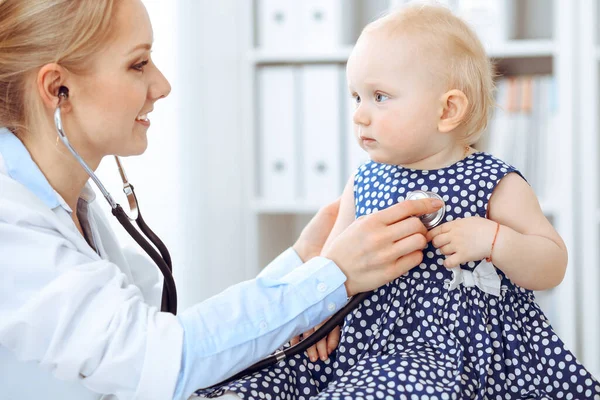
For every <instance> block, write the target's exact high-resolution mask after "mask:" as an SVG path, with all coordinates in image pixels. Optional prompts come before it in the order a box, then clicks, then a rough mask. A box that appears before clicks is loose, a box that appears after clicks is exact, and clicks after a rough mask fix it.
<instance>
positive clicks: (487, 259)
mask: <svg viewBox="0 0 600 400" xmlns="http://www.w3.org/2000/svg"><path fill="white" fill-rule="evenodd" d="M496 224H497V225H496V233H495V234H494V240H493V241H492V249H491V250H490V256H489V257H486V258H485V261H487V262H492V253H493V252H494V245H495V244H496V238H497V237H498V231H499V230H500V224H499V223H498V222H496Z"/></svg>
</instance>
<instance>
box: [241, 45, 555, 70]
mask: <svg viewBox="0 0 600 400" xmlns="http://www.w3.org/2000/svg"><path fill="white" fill-rule="evenodd" d="M352 47H353V46H343V47H340V48H338V49H333V50H319V51H287V50H260V49H255V50H252V51H250V53H249V56H248V58H249V60H250V62H251V63H253V64H305V63H345V62H346V61H347V60H348V57H349V56H350V53H351V52H352ZM486 51H487V53H488V55H489V56H490V57H491V58H532V57H552V56H553V55H554V54H555V52H556V46H555V45H554V42H553V41H552V40H542V39H540V40H512V41H510V42H506V43H501V44H497V45H492V46H489V48H487V49H486Z"/></svg>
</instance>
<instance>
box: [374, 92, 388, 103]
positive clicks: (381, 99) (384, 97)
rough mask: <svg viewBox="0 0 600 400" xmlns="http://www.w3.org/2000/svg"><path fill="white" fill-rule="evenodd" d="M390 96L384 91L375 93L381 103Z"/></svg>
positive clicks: (376, 99) (377, 100)
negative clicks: (383, 92)
mask: <svg viewBox="0 0 600 400" xmlns="http://www.w3.org/2000/svg"><path fill="white" fill-rule="evenodd" d="M388 99H389V97H388V96H386V95H385V94H382V93H375V101H376V102H378V103H381V102H382V101H386V100H388Z"/></svg>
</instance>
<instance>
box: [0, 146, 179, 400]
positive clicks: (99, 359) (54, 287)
mask: <svg viewBox="0 0 600 400" xmlns="http://www.w3.org/2000/svg"><path fill="white" fill-rule="evenodd" d="M89 196H93V192H92V190H91V188H89V187H87V188H86V190H85V192H84V196H83V197H88V199H89ZM63 206H66V205H65V204H63ZM97 206H98V205H97V204H95V203H92V204H91V207H90V209H89V218H90V219H93V220H94V222H95V223H94V224H92V225H93V226H95V228H94V229H93V232H92V234H93V236H94V239H95V241H96V243H97V245H98V247H99V249H98V250H99V253H100V255H101V256H100V255H99V254H97V253H96V252H94V251H93V250H92V248H90V246H89V245H88V243H87V242H86V241H85V239H84V238H83V237H82V236H81V234H80V233H79V232H78V231H77V229H76V228H75V226H74V224H73V223H72V220H71V219H70V216H69V213H68V212H67V211H66V210H65V209H64V208H63V207H56V208H54V209H50V208H49V207H48V206H47V205H46V204H45V203H44V202H43V201H42V200H40V199H39V198H38V197H36V196H35V195H34V194H33V193H32V192H31V191H29V190H27V189H26V188H25V187H24V186H23V185H21V184H20V183H19V182H17V181H15V180H13V179H11V178H10V177H9V176H8V174H7V166H6V165H5V163H4V161H3V159H2V156H1V155H0V276H1V278H0V398H1V399H3V400H22V399H42V398H43V399H51V400H55V399H56V400H58V399H60V400H74V399H77V400H88V399H89V400H91V399H100V398H104V399H110V398H112V396H105V397H102V396H101V395H99V394H98V393H110V389H113V388H114V387H115V386H116V387H117V388H118V389H117V393H116V394H117V395H118V396H119V397H122V398H131V397H133V396H132V395H134V396H135V397H136V398H138V397H139V398H148V399H153V398H156V399H167V398H171V396H172V395H173V391H174V388H175V384H176V382H177V377H178V373H179V367H180V363H181V354H182V341H183V328H182V327H181V324H180V323H179V321H178V319H177V318H176V317H175V316H173V315H171V314H167V313H160V312H158V311H159V310H158V308H157V307H159V304H160V293H161V285H162V282H161V281H160V280H159V274H158V272H157V268H156V266H155V265H154V264H153V263H152V262H151V261H150V260H148V259H146V258H145V257H142V256H141V255H139V254H137V253H133V252H131V253H127V252H123V251H122V249H121V248H120V246H119V245H118V243H117V240H116V238H115V237H114V235H113V233H112V231H111V229H110V228H109V225H108V221H106V220H105V218H104V217H103V215H102V213H101V211H100V210H97V209H96V207H97ZM49 265H50V266H53V267H52V268H49V267H48V266H49ZM67 287H68V288H69V289H68V290H69V294H68V296H65V295H64V291H65V288H67ZM90 310H93V312H90ZM89 337H93V338H94V340H86V338H89ZM23 360H25V361H28V360H30V361H28V362H23ZM131 366H136V367H137V368H131ZM56 378H59V379H56ZM107 382H110V383H111V384H110V387H107Z"/></svg>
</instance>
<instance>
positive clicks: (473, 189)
mask: <svg viewBox="0 0 600 400" xmlns="http://www.w3.org/2000/svg"><path fill="white" fill-rule="evenodd" d="M511 172H515V173H519V172H518V171H516V170H515V169H514V168H513V167H511V166H509V165H507V164H505V163H503V162H502V161H500V160H498V159H496V158H495V157H493V156H491V155H489V154H487V153H481V152H480V153H474V154H471V155H470V156H468V157H467V158H465V159H464V160H462V161H459V162H457V163H455V164H453V165H451V166H449V167H446V168H442V169H439V170H430V171H426V170H411V169H406V168H403V167H398V166H393V165H386V164H379V163H375V162H368V163H366V164H364V165H363V166H361V167H360V168H359V170H358V172H357V174H356V177H355V185H354V197H355V203H356V216H357V217H359V216H361V215H366V214H370V213H373V212H376V211H377V210H381V209H384V208H386V207H389V206H391V205H392V204H395V203H397V202H399V201H402V200H404V199H405V197H406V195H407V194H408V193H409V192H410V191H412V190H425V191H433V192H436V193H438V194H439V195H440V196H442V197H443V199H444V201H445V202H446V214H445V217H444V219H445V221H446V222H448V221H452V220H454V219H457V218H466V217H471V216H480V217H484V218H485V217H486V215H487V205H488V201H489V199H490V197H491V194H492V192H493V190H494V188H495V187H496V185H497V184H498V183H499V182H500V180H501V179H502V178H503V177H504V176H506V175H507V174H508V173H511ZM443 261H444V256H443V255H442V254H441V253H440V252H439V251H438V250H437V249H435V248H434V247H433V246H432V245H431V244H429V247H428V248H427V249H426V250H425V251H424V258H423V262H422V263H421V264H420V265H419V266H417V267H415V268H413V269H412V270H411V271H409V272H408V273H406V274H405V275H403V276H402V277H400V278H398V279H396V280H394V281H393V282H391V283H389V284H387V285H385V286H382V287H380V288H379V289H377V290H375V291H374V292H373V294H372V295H371V296H370V298H368V299H366V300H365V301H364V302H363V303H362V304H361V305H360V306H359V307H358V308H357V309H356V310H355V311H354V312H353V313H352V314H350V315H348V316H347V317H346V319H345V321H344V325H343V327H342V333H341V340H340V344H339V345H338V348H337V349H336V350H335V351H334V352H332V354H331V355H330V357H329V359H328V360H327V361H324V362H323V361H320V360H319V361H317V362H314V363H313V362H310V360H309V359H308V357H307V356H306V355H298V356H296V357H295V358H292V359H290V360H286V361H283V362H281V363H279V364H277V365H275V366H273V367H270V368H267V369H265V370H263V371H260V372H257V373H255V374H254V375H251V376H247V377H245V378H243V379H240V380H238V381H235V382H232V383H229V384H227V385H226V386H223V387H218V388H211V389H205V390H202V391H199V392H198V395H200V396H205V397H217V396H219V395H222V394H223V393H225V392H226V391H231V392H235V393H237V394H238V395H239V396H240V397H241V398H244V399H299V400H300V399H600V384H599V383H598V381H597V380H596V379H594V377H592V376H591V374H590V373H589V372H588V371H586V370H585V368H584V367H583V366H582V365H581V364H580V363H579V362H578V361H577V360H576V359H575V357H574V356H573V354H571V352H570V351H569V350H567V349H566V348H565V345H564V344H563V342H562V341H561V340H560V339H559V338H558V336H557V335H556V334H555V333H554V331H553V330H552V327H551V326H550V323H549V321H548V319H547V318H546V316H545V315H544V313H543V312H542V311H541V309H540V308H539V306H538V305H537V304H536V302H535V298H534V294H533V293H532V292H531V291H530V290H526V289H523V288H521V287H518V286H516V285H515V284H513V283H512V282H511V281H510V280H509V279H508V278H506V276H504V274H503V273H502V271H500V270H497V269H495V268H494V267H493V266H492V265H491V264H489V263H486V262H485V261H482V262H469V263H468V264H464V265H461V266H460V269H459V270H456V271H452V270H448V269H447V268H445V267H444V266H443ZM486 264H488V265H486ZM486 280H487V283H486ZM489 287H491V289H489ZM486 288H487V289H486Z"/></svg>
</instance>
